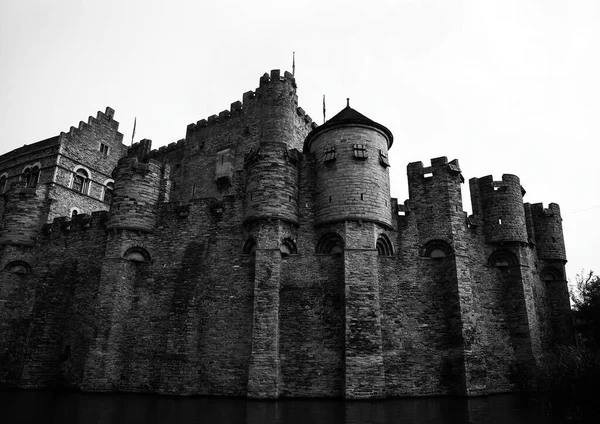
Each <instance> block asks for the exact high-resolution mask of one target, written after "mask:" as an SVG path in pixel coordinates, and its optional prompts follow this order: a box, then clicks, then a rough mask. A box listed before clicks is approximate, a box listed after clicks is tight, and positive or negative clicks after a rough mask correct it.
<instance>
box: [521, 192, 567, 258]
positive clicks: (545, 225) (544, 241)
mask: <svg viewBox="0 0 600 424" xmlns="http://www.w3.org/2000/svg"><path fill="white" fill-rule="evenodd" d="M525 211H526V213H528V214H531V217H532V221H533V235H534V240H535V244H536V250H537V256H538V258H540V259H549V260H562V261H565V262H566V260H567V255H566V251H565V239H564V236H563V231H562V216H561V213H560V207H559V206H558V205H557V204H556V203H550V204H549V205H548V207H547V208H545V207H544V205H543V204H542V203H534V204H529V203H526V204H525Z"/></svg>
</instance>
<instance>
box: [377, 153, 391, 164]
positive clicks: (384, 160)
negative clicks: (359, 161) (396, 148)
mask: <svg viewBox="0 0 600 424" xmlns="http://www.w3.org/2000/svg"><path fill="white" fill-rule="evenodd" d="M379 163H380V164H381V166H383V167H384V168H387V167H388V166H390V161H389V159H388V155H387V153H385V152H384V151H383V150H381V149H379Z"/></svg>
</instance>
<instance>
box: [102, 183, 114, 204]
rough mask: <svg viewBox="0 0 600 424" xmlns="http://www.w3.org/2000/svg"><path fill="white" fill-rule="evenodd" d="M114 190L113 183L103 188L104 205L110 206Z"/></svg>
mask: <svg viewBox="0 0 600 424" xmlns="http://www.w3.org/2000/svg"><path fill="white" fill-rule="evenodd" d="M114 189H115V183H113V182H108V183H106V186H105V187H104V198H103V199H102V200H103V201H104V203H106V204H107V205H110V204H111V202H112V199H113V190H114Z"/></svg>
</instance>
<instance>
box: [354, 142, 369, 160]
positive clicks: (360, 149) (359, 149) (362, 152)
mask: <svg viewBox="0 0 600 424" xmlns="http://www.w3.org/2000/svg"><path fill="white" fill-rule="evenodd" d="M353 148H354V159H361V160H365V159H366V158H367V157H368V155H367V146H366V145H365V144H355V145H354V146H353Z"/></svg>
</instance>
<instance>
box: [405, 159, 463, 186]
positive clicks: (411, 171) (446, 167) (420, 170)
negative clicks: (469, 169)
mask: <svg viewBox="0 0 600 424" xmlns="http://www.w3.org/2000/svg"><path fill="white" fill-rule="evenodd" d="M407 171H408V175H409V179H410V178H413V179H414V178H417V177H421V178H430V177H433V176H436V175H440V174H442V173H443V174H448V173H449V174H453V175H460V179H461V182H464V178H463V177H462V174H461V169H460V165H459V164H458V159H454V160H452V161H450V162H448V158H447V157H446V156H440V157H438V158H433V159H431V165H430V166H423V162H420V161H419V162H411V163H409V164H408V167H407Z"/></svg>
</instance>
